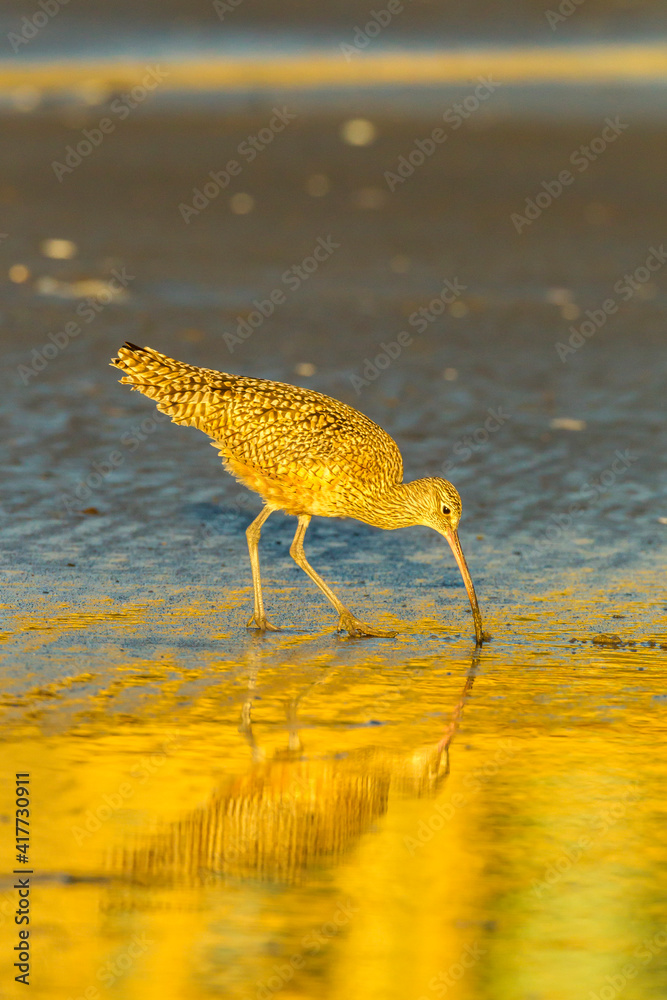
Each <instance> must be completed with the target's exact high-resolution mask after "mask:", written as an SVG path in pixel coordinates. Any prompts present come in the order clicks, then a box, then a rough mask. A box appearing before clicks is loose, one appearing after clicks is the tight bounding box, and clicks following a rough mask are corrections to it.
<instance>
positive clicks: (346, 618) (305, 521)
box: [289, 514, 397, 639]
mask: <svg viewBox="0 0 667 1000" xmlns="http://www.w3.org/2000/svg"><path fill="white" fill-rule="evenodd" d="M309 524H310V514H300V515H299V523H298V525H297V529H296V534H295V535H294V541H293V542H292V545H291V546H290V550H289V554H290V555H291V557H292V559H293V560H294V562H295V563H296V564H297V566H300V567H301V569H302V570H303V571H304V573H307V574H308V576H309V577H310V579H311V580H312V581H313V583H316V584H317V586H318V587H319V588H320V590H321V591H322V593H323V594H325V595H326V597H328V598H329V600H330V601H331V603H332V604H333V606H334V608H335V609H336V611H337V612H338V614H339V615H340V621H339V622H338V631H339V632H342V631H343V629H346V630H347V632H349V634H350V635H375V636H379V637H381V638H387V639H393V637H394V636H395V635H396V634H397V633H396V632H388V631H387V630H386V629H381V628H375V626H374V625H369V624H368V623H367V622H361V621H359V619H358V618H355V617H354V615H353V614H352V612H351V611H349V610H348V608H346V607H345V605H344V604H343V603H342V602H341V601H339V599H338V598H337V597H336V595H335V594H334V592H333V590H332V589H331V587H328V586H327V584H326V583H325V582H324V580H323V579H322V577H321V576H320V575H319V574H318V573H316V572H315V570H314V569H313V567H312V566H311V565H310V563H309V562H308V560H307V559H306V553H305V552H304V551H303V539H304V535H305V534H306V529H307V528H308V525H309Z"/></svg>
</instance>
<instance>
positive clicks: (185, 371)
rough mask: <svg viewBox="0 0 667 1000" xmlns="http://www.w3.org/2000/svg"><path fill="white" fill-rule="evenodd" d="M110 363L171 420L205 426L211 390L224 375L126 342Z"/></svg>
mask: <svg viewBox="0 0 667 1000" xmlns="http://www.w3.org/2000/svg"><path fill="white" fill-rule="evenodd" d="M111 364H112V365H113V366H114V367H115V368H119V369H120V370H121V371H122V372H124V376H123V378H121V379H120V381H121V382H122V383H124V384H126V385H129V386H131V388H132V389H137V390H138V391H139V392H143V394H144V395H145V396H149V397H150V399H153V400H154V401H155V403H156V405H157V408H158V410H160V411H161V412H162V413H166V414H168V415H169V416H170V417H171V419H172V420H173V421H174V423H177V424H190V425H194V426H195V427H199V428H200V429H201V430H204V429H205V424H206V417H207V413H208V411H209V410H210V407H211V405H212V403H213V399H212V394H211V389H212V388H213V387H214V384H215V383H217V384H218V385H219V384H220V382H221V379H222V378H224V375H223V374H222V373H221V372H215V371H212V370H210V369H208V368H197V367H196V366H194V365H186V364H184V363H183V362H182V361H176V360H175V359H174V358H169V357H167V356H166V354H160V352H159V351H155V350H153V348H152V347H137V345H136V344H130V343H129V342H128V341H126V342H125V344H124V345H123V347H121V348H120V349H119V351H118V357H116V358H112V359H111ZM218 405H219V403H218Z"/></svg>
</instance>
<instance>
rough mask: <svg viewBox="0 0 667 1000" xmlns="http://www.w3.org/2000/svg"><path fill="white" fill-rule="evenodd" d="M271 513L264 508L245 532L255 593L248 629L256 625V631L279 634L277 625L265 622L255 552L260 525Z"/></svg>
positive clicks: (257, 555) (257, 557) (256, 554)
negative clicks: (253, 608) (253, 607)
mask: <svg viewBox="0 0 667 1000" xmlns="http://www.w3.org/2000/svg"><path fill="white" fill-rule="evenodd" d="M270 513H271V508H270V507H265V508H264V510H263V511H262V512H261V514H259V515H258V516H257V517H256V518H255V520H254V521H253V522H252V524H251V525H249V526H248V528H247V530H246V533H245V534H246V538H247V539H248V552H249V553H250V568H251V569H252V586H253V590H254V592H255V610H254V612H253V614H252V616H251V618H250V621H249V622H248V628H250V626H251V625H256V626H257V628H258V629H260V630H261V631H262V632H265V631H267V630H268V631H269V632H280V629H279V628H278V626H277V625H272V624H271V622H270V621H267V618H266V615H265V614H264V599H263V597H262V581H261V579H260V575H259V552H258V551H257V545H258V543H259V536H260V534H261V533H262V525H263V524H264V522H265V521H266V519H267V517H268V516H269V514H270Z"/></svg>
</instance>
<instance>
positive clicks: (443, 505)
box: [111, 343, 489, 646]
mask: <svg viewBox="0 0 667 1000" xmlns="http://www.w3.org/2000/svg"><path fill="white" fill-rule="evenodd" d="M111 364H112V365H114V366H115V367H116V368H120V370H121V371H122V372H124V377H123V378H122V379H120V381H121V382H123V383H125V384H127V385H130V386H131V387H132V389H138V390H139V392H143V393H144V395H145V396H149V397H150V398H151V399H153V400H154V401H155V403H156V404H157V408H158V410H160V411H161V412H162V413H166V414H168V415H169V416H170V417H171V419H172V420H173V421H174V423H176V424H186V425H190V426H193V427H198V428H199V430H202V431H204V433H205V434H208V436H209V437H210V438H212V439H213V440H212V444H213V446H214V447H215V448H219V449H220V450H219V455H220V456H221V458H222V459H223V464H224V466H225V467H226V468H227V470H228V471H229V472H231V474H232V475H233V476H235V477H236V478H237V479H238V480H239V481H240V482H242V483H243V484H244V486H247V487H248V489H250V490H254V491H255V492H256V493H259V495H260V496H261V497H262V499H263V500H264V509H263V510H262V512H261V514H259V516H258V517H256V518H255V520H254V521H253V522H252V524H251V525H250V527H249V528H248V530H247V531H246V536H247V539H248V549H249V552H250V565H251V568H252V582H253V588H254V593H255V610H254V612H253V615H252V617H251V618H250V621H249V622H248V627H250V626H251V625H255V626H257V628H259V629H261V630H262V631H264V630H267V629H269V630H271V631H279V629H277V627H276V626H275V625H272V624H271V623H270V622H269V621H268V620H267V617H266V614H265V612H264V600H263V597H262V586H261V580H260V573H259V556H258V543H259V536H260V532H261V528H262V525H263V524H264V522H265V521H266V519H267V517H268V516H269V514H271V513H272V511H274V510H282V511H284V512H285V513H286V514H293V515H294V516H295V517H297V518H298V524H297V529H296V534H295V536H294V541H293V542H292V545H291V548H290V555H291V556H292V558H293V559H294V561H295V562H296V563H297V565H298V566H300V567H301V569H302V570H303V571H304V572H305V573H307V574H308V576H309V577H310V579H311V580H312V581H313V583H316V584H317V586H318V587H319V588H320V590H321V591H322V593H323V594H325V595H326V597H327V598H328V599H329V600H330V601H331V603H332V604H333V606H334V608H335V609H336V611H337V612H338V614H339V616H340V618H339V623H338V631H339V632H340V631H342V630H346V631H347V632H348V633H349V634H350V635H371V636H383V637H389V638H392V637H393V636H395V635H396V634H397V633H396V632H389V631H387V630H386V629H380V628H376V627H375V626H373V625H369V624H368V623H367V622H363V621H359V619H358V618H355V616H354V615H353V614H352V612H351V611H349V609H348V608H346V607H345V605H344V604H343V603H342V602H341V601H340V600H339V599H338V597H336V595H335V594H334V592H333V591H332V590H331V588H330V587H329V586H327V584H326V583H325V582H324V580H323V579H322V577H321V576H320V575H319V574H318V573H316V572H315V570H314V569H313V567H312V566H311V565H310V563H309V562H308V560H307V559H306V555H305V552H304V550H303V539H304V535H305V534H306V529H307V528H308V525H309V523H310V519H311V517H313V516H317V517H354V518H356V519H357V520H358V521H364V522H365V523H366V524H371V525H374V526H375V527H377V528H386V529H394V528H407V527H410V526H412V525H416V524H422V525H426V526H427V527H429V528H433V529H434V530H435V531H437V532H439V534H441V535H444V536H445V538H446V539H447V541H448V542H449V544H450V546H451V548H452V552H453V553H454V558H455V559H456V562H457V563H458V566H459V569H460V570H461V575H462V577H463V581H464V583H465V586H466V590H467V591H468V597H469V598H470V605H471V607H472V614H473V620H474V624H475V639H476V641H477V645H478V646H479V645H481V644H482V642H483V641H484V640H485V639H487V638H489V637H488V635H487V634H486V633H485V632H483V630H482V618H481V615H480V612H479V606H478V604H477V597H476V595H475V588H474V586H473V582H472V579H471V577H470V573H469V572H468V567H467V565H466V561H465V557H464V555H463V551H462V549H461V544H460V542H459V538H458V534H457V528H458V523H459V519H460V517H461V498H460V497H459V495H458V493H457V491H456V489H455V488H454V487H453V486H452V484H451V483H448V482H447V481H446V480H444V479H416V480H415V481H414V482H412V483H404V482H403V461H402V459H401V454H400V452H399V450H398V446H397V445H396V443H395V441H394V440H393V439H392V438H390V437H389V435H388V434H387V433H386V432H385V431H383V430H382V428H381V427H378V425H377V424H375V423H373V421H372V420H370V419H369V418H368V417H366V416H364V415H363V413H359V412H358V411H357V410H354V409H352V407H351V406H347V405H346V404H345V403H340V402H339V401H338V400H336V399H332V398H331V397H330V396H324V395H322V393H319V392H313V391H311V390H310V389H300V388H298V387H297V386H293V385H287V384H285V383H283V382H272V381H269V380H268V379H257V378H247V377H245V376H242V375H228V374H226V373H224V372H217V371H212V370H211V369H209V368H197V367H195V366H194V365H187V364H184V363H183V362H182V361H176V360H174V359H173V358H168V357H166V356H165V355H164V354H160V353H159V352H158V351H154V350H153V349H152V348H150V347H136V346H135V345H134V344H130V343H126V344H125V346H124V347H121V348H120V350H119V351H118V357H117V358H113V359H112V361H111Z"/></svg>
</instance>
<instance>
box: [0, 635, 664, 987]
mask: <svg viewBox="0 0 667 1000" xmlns="http://www.w3.org/2000/svg"><path fill="white" fill-rule="evenodd" d="M346 648H347V647H346ZM349 648H350V649H351V650H352V651H353V653H354V655H355V656H357V659H350V661H349V663H348V666H347V667H345V666H343V665H338V666H336V665H335V664H334V663H332V662H331V661H327V662H322V663H319V664H318V663H317V662H315V660H313V662H309V661H308V655H307V651H302V653H301V654H299V653H298V650H297V651H296V652H295V653H294V655H293V657H292V661H291V664H290V663H289V662H286V663H285V664H283V665H281V666H280V667H275V666H271V664H270V663H269V661H267V660H265V658H264V657H265V652H264V650H265V647H264V646H263V645H261V644H255V645H253V644H250V646H249V652H248V654H247V660H246V663H245V664H244V665H243V667H242V670H241V672H240V673H239V672H237V673H236V674H232V673H229V672H225V671H224V670H223V669H222V668H220V669H219V670H218V673H217V675H216V676H217V681H216V685H217V687H216V692H217V693H215V692H214V691H213V690H212V689H211V688H210V687H203V688H201V689H199V688H197V686H196V685H197V684H198V683H200V682H201V681H202V678H198V677H197V676H196V672H193V679H192V681H191V682H190V683H192V684H193V685H194V687H193V689H192V691H191V694H190V697H189V698H186V697H185V695H184V693H183V690H184V689H183V688H177V687H175V686H174V687H173V690H172V693H171V696H170V697H171V700H169V698H167V694H168V693H169V690H170V685H174V684H175V682H174V681H173V678H172V675H171V674H170V672H169V670H168V669H165V668H161V667H160V666H159V665H158V664H153V665H152V667H150V668H149V667H148V666H146V668H145V669H144V670H141V671H137V670H135V671H134V672H132V673H130V672H129V671H126V673H125V675H123V674H122V673H121V674H120V675H119V676H117V677H116V680H115V682H114V683H115V684H116V685H117V687H116V688H113V687H112V685H109V686H108V687H107V688H105V690H104V692H103V697H102V699H101V703H100V704H101V706H103V705H105V704H106V706H107V710H106V711H105V710H104V709H103V708H102V707H97V708H94V709H93V708H92V707H91V706H88V707H87V708H86V709H85V710H80V711H79V712H78V714H75V715H73V716H72V718H71V723H70V724H69V725H68V726H67V727H65V728H64V729H62V730H59V731H57V730H55V729H54V730H53V731H52V733H51V735H49V732H48V731H47V729H46V728H45V724H44V728H42V726H43V724H42V723H40V722H34V721H33V722H32V723H31V722H30V720H29V718H28V719H27V720H24V725H25V726H27V727H30V726H31V725H32V739H30V740H29V741H28V740H26V739H25V736H26V735H27V732H28V730H27V729H26V730H24V731H23V734H22V736H23V738H22V739H21V740H20V741H18V740H17V741H15V742H10V741H8V742H6V743H5V744H4V750H3V759H4V760H5V761H7V762H9V767H6V768H5V769H4V770H5V772H8V771H9V772H13V771H14V770H18V769H21V770H30V771H31V772H32V774H33V782H34V784H33V798H34V802H33V822H34V829H33V838H34V845H35V856H34V860H33V863H34V866H35V869H36V872H37V875H36V880H35V882H34V906H35V913H36V914H38V915H39V918H38V919H37V920H36V921H35V924H34V930H33V939H32V941H33V945H34V960H33V986H31V990H32V995H33V996H35V997H38V998H40V1000H41V998H42V997H49V998H54V1000H60V998H63V1000H65V998H69V997H71V998H73V1000H74V998H79V997H86V998H87V1000H98V998H101V997H112V996H119V997H120V996H122V997H127V998H130V1000H133V998H135V997H137V998H139V997H142V998H150V997H153V996H154V997H160V998H162V1000H164V998H168V1000H170V998H172V997H173V998H185V1000H190V998H192V1000H194V998H199V997H214V996H215V997H217V996H224V997H230V998H232V1000H256V998H257V1000H266V998H268V997H279V998H282V1000H297V998H299V1000H317V998H320V997H321V998H327V1000H329V998H331V1000H356V998H360V1000H361V998H362V997H363V998H364V1000H376V998H377V1000H380V998H382V1000H386V998H389V1000H394V998H396V1000H399V998H400V1000H423V998H426V1000H434V998H439V997H443V996H446V997H455V998H482V1000H487V998H488V1000H537V998H539V1000H570V998H571V1000H577V998H580V997H581V998H584V1000H591V994H592V995H593V996H594V997H599V998H600V1000H605V998H611V994H610V993H608V992H605V989H606V988H608V989H612V988H615V987H613V986H612V985H611V984H613V983H615V984H616V986H618V985H619V984H620V983H621V980H622V979H623V980H624V982H623V985H622V990H620V991H619V992H618V995H622V997H623V998H624V1000H626V998H627V1000H640V998H641V1000H645V998H648V997H654V996H655V997H662V996H665V995H667V962H666V958H667V904H666V902H665V898H666V897H665V881H666V872H667V848H666V846H665V832H664V831H665V829H667V824H666V823H665V804H664V803H665V794H664V790H665V788H666V787H667V765H666V764H665V754H664V749H665V726H664V710H662V709H660V707H659V706H660V705H662V704H663V702H661V701H660V699H661V698H662V697H664V696H663V694H662V684H661V674H662V670H661V667H662V657H663V656H664V654H663V653H662V652H661V651H660V650H658V649H650V650H643V651H638V652H635V651H633V650H628V649H591V650H590V652H588V653H586V656H585V657H579V658H578V657H576V656H575V655H574V654H572V660H571V661H570V660H566V659H565V657H564V656H563V655H561V658H560V659H556V658H553V657H552V658H549V657H542V658H541V661H540V660H539V658H538V657H535V656H529V655H526V657H525V659H524V662H521V661H519V662H514V663H512V664H510V663H509V662H507V661H506V660H505V659H504V657H503V655H502V654H501V653H499V652H494V651H493V648H492V647H490V648H489V649H488V650H483V651H482V653H481V655H480V657H479V662H478V663H476V662H473V663H471V662H470V661H468V662H467V663H466V662H465V660H464V659H463V657H462V656H461V654H460V652H456V651H454V652H452V653H450V654H449V656H450V658H449V659H447V660H444V659H443V658H442V657H440V658H436V657H431V658H430V659H428V658H422V659H421V660H420V661H419V665H418V666H417V665H416V664H412V665H410V664H405V665H403V666H400V667H396V666H389V665H388V664H387V663H383V661H382V659H381V658H380V657H378V656H377V654H374V657H373V659H372V661H368V662H366V661H364V653H363V646H361V645H356V646H350V647H349ZM356 650H361V651H360V652H359V653H358V654H357V653H356V652H355V651H356ZM350 656H352V653H351V654H350ZM315 659H316V658H315ZM575 660H576V664H575ZM151 684H152V685H154V686H156V687H157V688H159V689H160V690H161V691H162V693H163V695H164V697H165V699H166V700H165V701H164V702H163V707H162V709H161V710H159V711H155V708H154V703H153V702H151V707H150V710H146V711H144V710H142V708H141V705H142V701H141V696H142V691H143V688H144V687H145V686H146V685H151ZM272 685H273V686H272ZM231 693H233V695H234V697H233V698H232V697H231V696H230V695H231ZM130 696H131V697H132V698H133V699H135V700H134V701H132V703H131V704H132V709H131V710H130V702H127V703H126V702H123V700H122V699H123V698H126V699H127V698H130ZM114 699H115V701H114ZM136 699H138V700H136ZM111 704H113V705H114V706H115V708H114V710H113V711H109V706H110V705H111ZM656 705H657V706H658V709H657V710H656ZM123 706H124V707H125V711H124V712H123V711H121V710H120V709H121V708H122V707H123ZM79 709H81V706H79ZM373 722H378V723H382V724H381V725H374V724H372V723H373ZM454 737H456V738H454ZM2 796H3V798H2V812H3V813H4V814H9V812H10V807H11V803H10V801H9V798H8V790H7V786H6V783H5V785H4V787H3V790H2ZM5 832H6V835H5V844H7V842H8V836H7V833H8V831H7V830H6V831H5ZM3 850H4V848H3ZM5 856H6V854H5ZM4 870H7V866H5V869H4ZM10 884H11V883H10V882H8V881H7V880H5V881H4V882H3V885H2V892H1V893H0V922H1V926H0V932H1V935H2V948H1V949H0V962H2V964H3V968H2V973H3V977H4V979H3V982H8V981H10V979H11V977H9V979H8V978H7V977H8V974H9V972H10V969H9V965H10V961H9V959H8V956H9V954H10V949H11V947H12V946H13V935H14V927H13V924H12V903H13V902H14V896H13V894H12V890H11V888H10ZM624 969H625V971H623V970H624ZM630 972H632V975H630ZM10 988H11V984H10ZM86 991H88V992H86ZM95 991H96V992H95ZM6 995H13V994H12V993H11V992H7V994H6ZM615 995H617V994H614V996H615Z"/></svg>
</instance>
